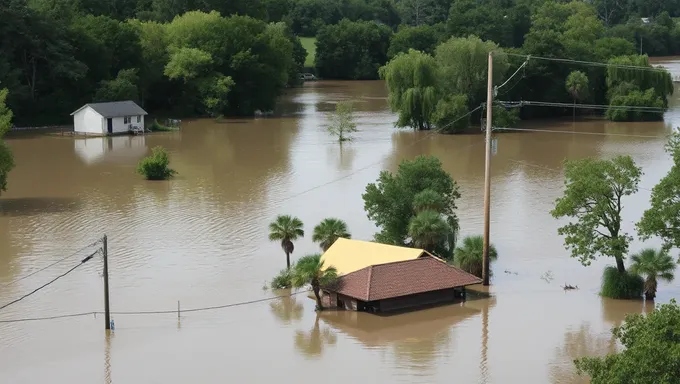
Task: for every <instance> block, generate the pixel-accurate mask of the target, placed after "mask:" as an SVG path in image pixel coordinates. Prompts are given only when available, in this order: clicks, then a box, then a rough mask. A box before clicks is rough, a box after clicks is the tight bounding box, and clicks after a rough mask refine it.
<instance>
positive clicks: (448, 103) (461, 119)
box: [432, 95, 470, 133]
mask: <svg viewBox="0 0 680 384" xmlns="http://www.w3.org/2000/svg"><path fill="white" fill-rule="evenodd" d="M467 113H468V107H467V96H465V95H453V96H448V97H446V98H444V99H441V100H439V102H438V103H437V107H436V108H435V111H434V114H433V115H432V121H433V123H434V125H435V127H437V129H438V130H439V131H440V132H442V133H458V132H462V131H464V130H465V129H466V128H468V127H469V126H470V118H469V117H467V116H465V115H466V114H467Z"/></svg>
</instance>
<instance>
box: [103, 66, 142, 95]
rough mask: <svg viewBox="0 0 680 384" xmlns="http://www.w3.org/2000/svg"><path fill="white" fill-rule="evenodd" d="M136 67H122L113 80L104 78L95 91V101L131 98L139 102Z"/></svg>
mask: <svg viewBox="0 0 680 384" xmlns="http://www.w3.org/2000/svg"><path fill="white" fill-rule="evenodd" d="M138 82H139V76H137V69H122V70H120V72H118V76H116V78H115V79H114V80H104V81H102V82H101V83H100V85H99V88H98V89H97V92H96V93H95V96H94V99H95V101H100V102H103V101H120V100H133V101H136V102H139V89H138V88H137V83H138Z"/></svg>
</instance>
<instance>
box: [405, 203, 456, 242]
mask: <svg viewBox="0 0 680 384" xmlns="http://www.w3.org/2000/svg"><path fill="white" fill-rule="evenodd" d="M450 233H451V228H450V227H449V225H448V224H447V223H446V221H445V220H444V219H443V218H442V216H441V215H440V214H439V213H437V212H435V211H430V210H426V211H422V212H420V213H419V214H418V215H417V216H416V217H414V218H413V219H411V223H409V226H408V234H409V236H411V239H412V240H413V244H414V245H415V246H416V247H419V248H422V249H424V250H426V251H429V252H432V251H433V250H434V248H435V247H436V246H437V245H438V244H440V243H441V242H442V241H444V240H446V239H447V236H449V234H450Z"/></svg>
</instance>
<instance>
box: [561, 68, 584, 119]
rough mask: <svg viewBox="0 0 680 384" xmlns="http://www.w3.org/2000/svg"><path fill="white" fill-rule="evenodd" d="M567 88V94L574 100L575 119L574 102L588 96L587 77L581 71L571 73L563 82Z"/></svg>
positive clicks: (574, 114)
mask: <svg viewBox="0 0 680 384" xmlns="http://www.w3.org/2000/svg"><path fill="white" fill-rule="evenodd" d="M565 85H566V87H567V92H569V94H570V95H571V98H572V99H573V100H574V113H573V117H574V118H575V117H576V100H579V101H580V100H583V99H584V98H585V97H586V96H587V95H588V76H587V75H586V74H585V73H583V72H581V71H573V72H572V73H570V74H569V76H568V77H567V81H566V82H565Z"/></svg>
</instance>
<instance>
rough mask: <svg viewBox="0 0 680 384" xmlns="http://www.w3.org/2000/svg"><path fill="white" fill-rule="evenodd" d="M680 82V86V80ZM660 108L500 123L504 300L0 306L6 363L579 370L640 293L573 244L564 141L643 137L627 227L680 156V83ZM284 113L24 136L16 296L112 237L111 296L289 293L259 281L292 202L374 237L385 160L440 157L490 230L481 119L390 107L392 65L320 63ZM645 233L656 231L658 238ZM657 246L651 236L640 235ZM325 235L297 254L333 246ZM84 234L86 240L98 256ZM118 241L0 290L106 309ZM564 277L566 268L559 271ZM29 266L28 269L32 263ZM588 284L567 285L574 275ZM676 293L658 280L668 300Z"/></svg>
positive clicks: (17, 377)
mask: <svg viewBox="0 0 680 384" xmlns="http://www.w3.org/2000/svg"><path fill="white" fill-rule="evenodd" d="M676 95H677V94H676ZM347 99H352V100H355V101H356V102H357V104H356V108H357V110H358V113H357V120H358V126H359V129H360V132H359V133H357V134H356V137H355V140H354V141H353V142H351V143H347V144H344V145H343V146H342V147H340V146H339V145H338V144H337V143H335V142H334V141H333V139H332V138H331V137H329V136H328V134H327V133H326V131H325V129H324V124H325V123H326V121H327V118H328V112H329V111H332V110H333V104H334V103H336V102H338V101H340V100H347ZM672 104H673V105H674V107H673V109H672V110H671V111H669V112H668V113H667V116H666V122H664V123H635V124H619V123H609V122H604V121H588V122H578V123H575V124H573V123H572V122H571V121H565V122H550V123H541V122H532V124H531V126H532V127H536V128H540V129H553V130H561V131H572V130H573V131H577V132H596V133H607V134H609V135H607V136H603V135H571V134H565V133H536V132H533V133H515V134H502V135H500V136H499V139H498V152H497V154H496V155H495V156H494V157H493V164H492V169H493V175H492V177H493V178H492V182H493V187H492V201H493V205H492V220H493V221H492V224H491V234H492V240H493V243H494V244H495V245H496V247H497V248H498V252H499V254H500V257H499V260H498V261H497V262H496V263H495V264H494V265H493V269H494V272H495V274H494V278H493V286H492V287H491V288H490V291H491V293H492V294H493V297H492V298H491V299H479V300H469V301H468V302H466V303H464V304H460V305H451V306H445V307H439V308H433V309H428V310H423V311H418V312H412V313H408V314H402V315H397V316H391V317H376V316H374V315H370V314H363V313H351V312H327V313H323V314H321V315H320V316H318V317H317V315H316V314H315V312H314V302H313V301H312V300H311V299H308V298H307V297H305V296H304V295H298V296H295V297H293V298H289V299H277V300H274V301H271V302H259V303H255V304H250V305H244V306H239V307H231V308H224V309H219V310H213V311H205V312H195V313H185V314H183V315H182V318H181V320H179V321H178V319H177V316H176V315H175V314H158V315H115V316H114V320H115V326H116V329H115V331H114V332H113V333H111V334H110V335H108V336H107V334H106V333H105V331H104V330H103V327H104V319H103V317H102V316H101V315H97V316H94V315H91V314H89V315H84V316H78V317H73V318H63V319H55V320H43V321H30V322H16V323H0V382H2V383H74V384H79V383H87V384H90V383H101V382H103V383H114V382H115V383H126V384H127V383H223V382H230V383H261V382H284V383H288V382H296V383H299V382H315V381H316V380H317V379H318V378H323V380H324V382H328V383H347V382H372V383H395V382H404V383H449V382H452V381H456V382H461V383H556V384H557V383H559V384H572V383H582V382H585V381H586V380H585V379H583V378H580V377H578V376H576V374H575V372H574V368H573V364H572V360H573V359H574V358H577V357H579V356H584V355H597V354H604V353H607V352H609V351H613V350H615V349H616V348H617V345H616V343H615V342H614V341H613V340H612V339H611V337H610V333H609V330H610V328H611V327H612V326H613V325H616V324H620V322H621V321H622V320H623V318H624V316H625V314H626V313H634V312H642V311H648V310H649V309H650V308H649V307H645V306H644V305H643V303H642V302H631V301H614V300H604V299H601V298H600V297H599V296H598V295H597V292H598V287H599V282H600V275H601V272H602V269H603V267H604V266H605V265H607V263H608V260H600V261H598V262H596V263H594V264H593V265H592V266H591V267H583V266H581V265H580V264H579V263H578V262H577V261H576V260H574V259H571V258H569V256H568V252H567V251H565V250H564V249H563V247H562V239H561V238H560V237H559V236H558V235H557V233H556V230H557V227H558V226H559V225H560V223H559V222H558V221H557V220H554V219H553V218H552V217H551V216H550V214H549V213H548V212H549V211H550V209H551V207H552V205H553V202H554V200H555V198H557V197H558V196H559V195H560V193H561V191H562V188H563V177H562V173H561V162H562V160H563V159H565V158H569V159H576V158H582V157H586V156H592V157H598V158H606V157H611V156H614V155H618V154H630V155H632V156H633V157H634V158H635V160H636V161H637V162H638V164H639V165H641V166H642V167H643V169H644V172H645V174H644V177H643V179H642V183H641V187H642V188H641V190H640V192H639V193H638V194H636V195H635V196H632V197H630V198H628V199H627V200H626V201H625V205H626V210H625V228H626V230H628V231H633V228H634V227H633V223H634V222H635V221H636V220H637V219H638V218H639V217H640V215H641V214H642V212H643V210H644V209H645V208H646V207H647V206H648V199H649V195H650V189H651V188H652V187H653V186H654V184H655V183H656V182H657V181H658V180H659V179H660V178H661V177H662V176H663V175H664V174H665V173H666V172H667V170H668V169H669V167H670V165H671V162H670V159H669V158H668V157H667V156H666V154H665V153H664V152H663V145H664V142H665V139H664V136H665V135H667V134H668V133H669V132H670V130H671V129H672V127H673V126H676V125H677V124H678V123H680V109H678V108H677V107H675V106H677V105H679V104H680V103H678V102H677V96H674V98H673V101H672ZM280 109H281V110H282V111H283V112H284V113H285V114H286V117H281V118H267V119H254V120H252V119H243V120H230V121H226V122H223V123H215V122H213V121H209V120H198V121H185V122H183V126H182V131H181V132H174V133H164V134H153V135H149V136H146V137H116V138H105V139H99V138H90V139H74V138H65V137H46V136H36V135H32V136H26V135H24V136H17V137H14V138H10V139H9V145H10V146H11V147H12V149H13V151H14V153H15V157H16V163H17V167H16V169H15V170H14V171H13V172H12V173H11V176H10V179H9V188H10V189H9V191H8V192H7V193H5V194H3V195H2V197H1V198H0V304H4V303H6V302H8V301H10V300H13V299H15V298H17V297H19V296H21V295H23V294H24V293H27V292H30V291H31V290H33V289H34V288H36V287H38V286H40V285H41V284H43V283H45V282H47V281H49V280H51V279H52V278H54V277H56V276H57V275H59V274H60V273H62V272H65V271H66V270H68V269H69V268H70V267H72V266H73V265H75V263H77V262H78V260H79V259H78V257H73V258H71V259H68V260H66V261H64V262H62V263H60V264H57V265H56V266H54V267H51V268H48V269H46V270H44V271H42V272H39V273H36V274H34V275H32V276H30V277H28V278H24V279H22V277H24V276H26V275H27V274H30V273H33V272H35V271H38V270H39V269H40V268H43V267H45V266H47V265H49V264H50V263H52V262H54V261H56V260H58V259H59V258H61V257H64V256H66V255H68V254H70V253H72V252H73V251H75V250H78V249H79V248H81V247H82V246H84V245H86V244H88V243H91V242H92V241H94V240H96V239H97V238H99V237H100V236H102V235H103V234H105V233H106V234H107V235H108V236H109V258H110V261H109V265H110V274H111V308H112V310H113V311H117V312H126V311H132V312H134V311H155V310H173V309H175V308H176V307H177V301H178V300H179V301H181V306H182V308H197V307H205V306H214V305H221V304H228V303H235V302H241V301H250V300H257V299H262V298H266V297H270V296H272V295H274V294H273V293H272V292H267V291H263V290H262V286H263V284H264V282H265V281H266V280H267V279H269V278H270V277H271V276H272V275H274V274H275V273H276V272H277V271H278V270H279V269H281V268H282V267H284V266H285V257H284V254H283V253H282V252H281V250H280V248H279V245H278V244H276V243H270V242H269V241H268V240H267V224H268V223H269V222H270V221H271V220H272V219H273V218H274V217H275V216H276V215H277V214H283V213H286V214H294V215H297V216H298V217H300V218H301V219H302V220H303V221H304V223H305V230H306V231H307V232H308V233H310V232H311V230H312V228H313V226H314V225H316V224H317V223H318V222H319V221H320V220H321V219H323V218H324V217H329V216H336V217H339V218H342V219H344V220H346V221H347V223H348V224H349V227H350V230H351V232H352V234H353V236H354V237H355V238H357V239H371V238H372V235H373V233H374V232H375V227H374V226H373V224H372V223H371V222H369V221H368V219H367V218H366V215H365V213H364V211H363V201H362V199H361V193H362V192H363V190H364V188H365V187H366V184H367V183H369V182H372V181H374V180H375V179H376V177H377V176H378V173H379V172H380V171H381V170H385V169H386V170H391V171H394V170H395V169H396V167H397V165H398V163H399V162H400V161H402V160H404V159H412V158H414V157H415V156H417V155H420V154H431V155H435V156H438V157H439V158H440V159H441V161H442V162H443V164H444V167H445V168H446V170H447V171H448V172H450V173H451V175H453V177H454V178H455V179H456V180H457V182H458V184H459V185H460V189H461V194H462V198H461V200H460V202H459V204H458V205H459V210H458V214H459V217H460V220H461V226H462V234H463V235H467V234H478V233H481V230H482V220H483V215H482V202H483V195H482V191H483V190H482V187H483V171H484V151H483V145H482V143H483V137H482V136H481V135H464V136H440V135H428V134H427V133H420V132H417V133H414V132H411V131H398V130H395V129H394V128H392V124H393V122H394V121H395V116H394V115H393V114H392V113H390V112H389V111H388V108H387V105H386V91H385V89H384V85H383V83H381V82H318V83H311V84H308V85H307V86H306V87H305V88H303V89H300V90H295V91H292V92H291V93H290V94H289V95H287V96H286V97H285V98H284V99H283V100H282V101H281V106H280ZM156 145H162V146H165V147H166V148H168V149H169V150H170V152H171V156H172V165H173V167H174V168H175V169H177V171H178V172H179V175H178V177H177V178H176V179H175V180H172V181H170V182H146V181H144V180H142V179H141V177H139V176H138V175H136V174H135V172H134V170H135V165H136V163H137V162H138V161H139V159H140V158H141V157H142V156H143V155H144V154H145V153H147V152H148V151H149V149H150V148H151V147H153V146H156ZM657 244H658V242H655V241H650V242H648V243H646V244H644V245H645V246H647V245H657ZM642 247H643V244H642V243H641V242H639V241H635V242H634V243H633V245H632V247H631V251H637V250H639V249H640V248H642ZM317 251H318V249H317V246H316V245H315V244H313V243H312V241H311V236H307V237H306V238H304V239H303V240H300V241H298V242H297V243H296V250H295V254H294V256H295V258H297V257H300V256H301V255H304V254H306V253H312V252H317ZM86 254H87V252H86V251H83V252H80V253H78V254H77V255H78V256H81V257H82V256H84V255H86ZM101 271H102V263H101V258H97V259H94V260H92V261H90V262H88V263H86V264H85V265H84V266H83V267H81V268H79V269H77V270H76V271H75V272H73V273H71V274H69V275H67V276H66V277H64V278H62V279H60V280H57V282H55V283H54V284H52V285H50V286H48V287H47V288H45V289H44V290H43V291H40V292H39V293H37V294H35V295H33V296H31V297H29V298H27V299H25V300H23V301H21V302H19V303H17V304H15V305H13V306H10V307H8V308H7V309H5V310H2V311H0V320H7V319H22V318H34V317H48V316H55V315H63V314H74V313H83V312H93V311H101V310H102V308H103V299H102V292H103V288H102V278H101V276H100V273H101ZM548 277H552V279H550V278H548ZM19 279H21V280H19ZM565 283H568V284H571V285H578V286H579V287H580V289H579V290H577V291H569V292H565V291H563V290H562V288H561V285H563V284H565ZM678 295H680V285H679V283H677V282H676V283H673V284H670V285H669V284H662V285H661V286H660V292H659V301H660V302H667V301H668V300H669V299H670V298H672V297H677V296H678Z"/></svg>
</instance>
